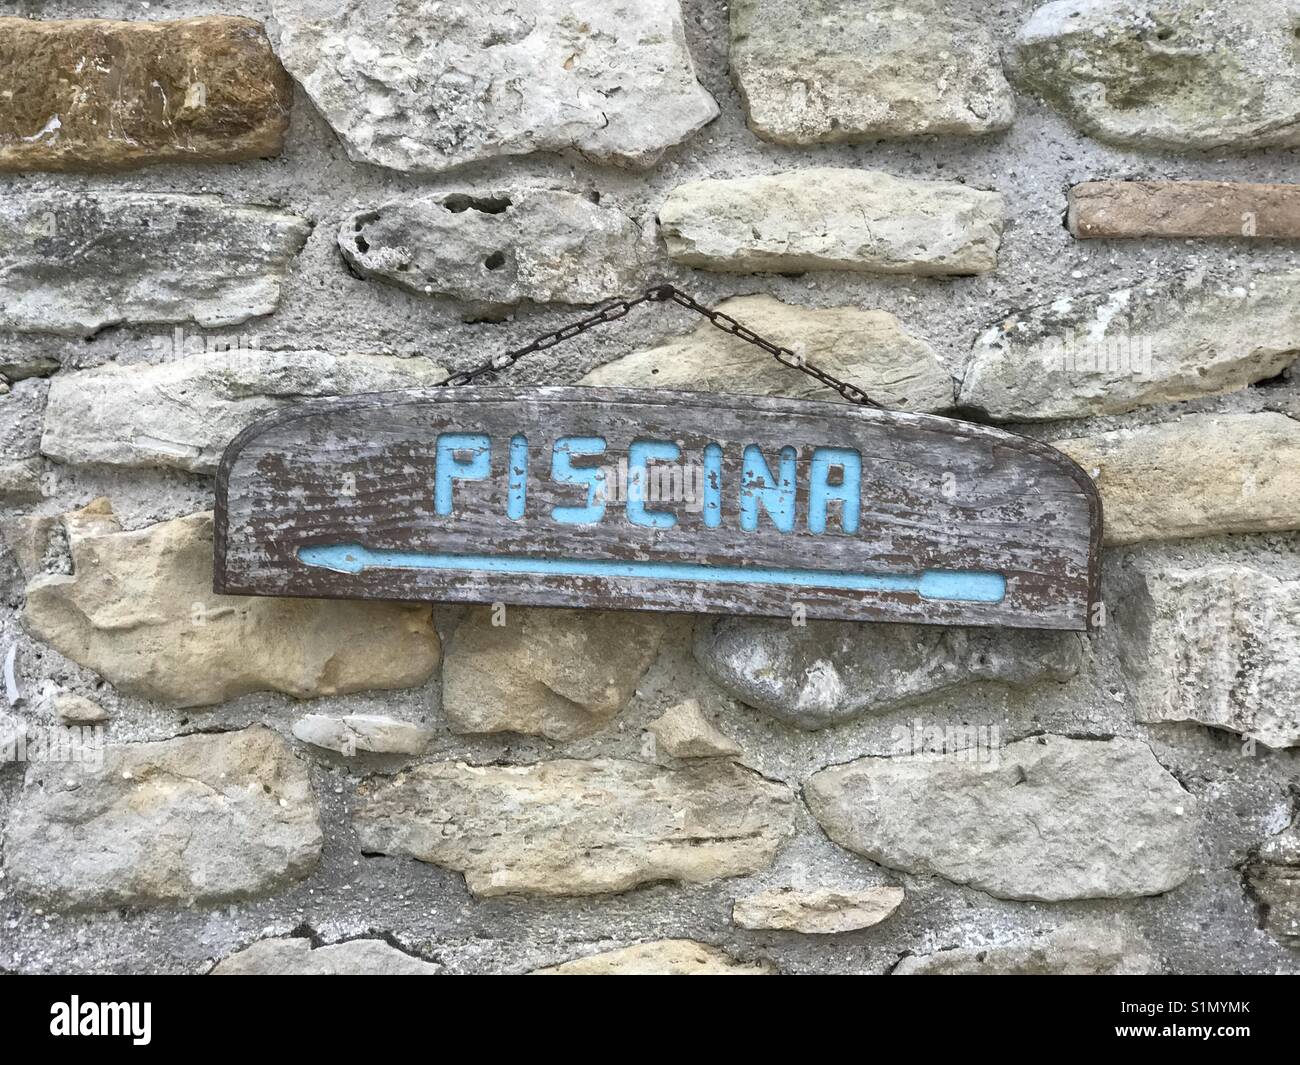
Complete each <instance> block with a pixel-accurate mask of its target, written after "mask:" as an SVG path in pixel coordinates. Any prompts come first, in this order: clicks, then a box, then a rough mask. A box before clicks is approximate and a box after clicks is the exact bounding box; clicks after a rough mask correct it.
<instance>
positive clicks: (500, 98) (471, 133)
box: [271, 0, 718, 173]
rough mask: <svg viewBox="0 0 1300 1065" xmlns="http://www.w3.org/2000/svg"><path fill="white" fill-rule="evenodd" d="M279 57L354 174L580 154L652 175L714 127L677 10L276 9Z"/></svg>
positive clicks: (642, 2)
mask: <svg viewBox="0 0 1300 1065" xmlns="http://www.w3.org/2000/svg"><path fill="white" fill-rule="evenodd" d="M271 10H272V12H273V13H274V16H275V20H276V22H277V23H279V25H280V47H279V54H280V58H281V60H282V61H283V63H284V65H285V66H286V67H287V68H288V69H289V72H290V73H291V74H292V75H293V76H294V77H295V78H296V79H297V80H298V81H299V82H300V83H301V85H302V87H303V88H304V89H305V90H306V92H307V95H308V96H310V97H311V99H312V102H313V103H314V104H315V105H316V107H317V108H318V109H319V110H320V113H321V114H322V115H323V116H324V117H325V120H326V121H327V122H329V124H330V125H331V126H332V127H333V128H334V131H335V132H336V133H337V134H338V135H339V138H340V139H341V140H342V141H343V144H344V146H345V147H346V148H347V151H348V155H349V156H350V157H351V158H352V159H354V160H356V161H357V162H364V163H374V164H376V165H378V166H385V167H389V168H391V169H394V170H405V171H410V172H413V173H433V172H437V171H440V170H447V169H449V168H451V167H455V166H460V165H462V164H464V163H471V162H475V161H478V160H483V159H494V158H500V157H502V156H514V155H525V154H528V153H531V152H557V151H565V150H570V149H571V150H573V151H576V152H578V153H579V154H581V155H583V156H585V157H587V158H589V159H593V160H596V161H599V162H603V163H615V164H618V165H623V166H635V167H645V166H651V165H653V164H654V163H655V162H656V161H657V160H658V159H659V157H660V156H661V155H662V154H663V153H664V151H665V150H666V149H667V148H669V147H671V146H672V145H674V144H678V143H680V142H681V141H683V140H685V139H686V138H688V137H689V136H690V135H691V134H692V133H694V132H695V131H696V130H698V129H699V128H700V127H701V126H703V125H705V123H707V122H710V121H712V120H713V119H714V118H715V117H716V116H717V114H718V105H717V104H716V103H715V102H714V100H713V97H711V96H710V95H709V94H708V93H707V92H706V91H705V90H704V88H703V86H701V85H700V83H699V82H698V81H697V80H696V78H695V68H694V66H693V65H692V63H691V54H690V51H689V50H688V49H687V47H686V36H685V32H684V30H683V27H682V13H681V7H680V6H679V4H678V0H638V2H637V3H635V4H626V3H615V2H612V0H599V2H597V3H591V2H590V0H479V2H478V3H475V4H472V5H463V6H459V7H453V6H449V5H447V4H445V3H441V2H439V0H381V2H379V3H357V2H355V0H353V2H348V3H343V4H326V3H322V2H321V0H273V2H272V4H271Z"/></svg>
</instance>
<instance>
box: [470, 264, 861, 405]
mask: <svg viewBox="0 0 1300 1065" xmlns="http://www.w3.org/2000/svg"><path fill="white" fill-rule="evenodd" d="M642 303H675V304H677V306H679V307H685V308H686V309H687V310H688V311H693V312H694V313H696V314H698V315H701V316H703V317H704V318H707V319H708V320H709V322H710V323H711V324H712V325H713V326H715V327H716V328H718V329H720V330H722V332H724V333H726V334H728V335H729V336H734V337H736V338H737V339H738V340H743V341H745V342H746V343H747V344H753V345H754V346H755V347H756V348H758V349H760V350H761V351H765V352H767V354H769V355H771V356H772V358H774V359H776V361H777V362H779V363H781V365H783V366H788V367H790V369H792V370H798V371H799V372H800V373H805V374H807V375H808V376H809V377H812V378H814V379H815V380H817V381H819V382H821V383H822V384H823V385H825V386H826V387H827V388H830V389H832V390H834V391H835V392H837V393H839V394H840V395H841V396H843V397H844V398H845V399H847V400H848V401H849V402H850V403H857V404H860V405H861V406H864V407H878V408H880V409H881V410H883V409H884V408H883V407H882V406H881V404H879V403H877V402H876V401H875V400H874V399H872V398H871V397H870V396H868V395H867V394H866V393H865V392H864V391H862V389H860V388H858V387H857V385H851V384H849V382H847V381H841V380H840V379H839V378H838V377H835V376H833V375H832V374H829V373H827V372H826V371H825V370H822V369H820V368H819V367H816V366H814V365H813V364H812V363H810V362H809V361H808V360H807V359H805V358H804V357H803V356H802V355H800V354H798V353H796V352H794V351H792V350H791V349H790V348H786V347H782V346H781V345H780V344H774V343H773V342H772V341H770V340H767V339H766V338H764V337H761V336H759V335H758V334H757V333H755V332H754V331H753V330H752V329H750V328H749V327H748V326H745V325H743V324H741V323H740V322H738V321H736V319H734V318H732V317H731V316H730V315H728V314H723V313H722V312H721V311H715V310H712V309H710V308H708V307H705V306H704V305H703V304H702V303H699V302H697V301H696V300H694V299H692V298H691V297H690V296H688V295H687V294H686V293H685V292H682V291H681V290H680V289H677V288H674V287H673V286H672V285H657V286H656V287H654V288H652V289H647V290H646V291H645V292H643V293H642V294H641V295H639V296H635V297H633V298H632V299H626V300H618V301H616V302H614V303H611V304H609V306H607V307H602V308H601V309H600V310H599V311H597V312H596V313H595V314H593V315H590V316H588V317H586V318H582V319H579V320H578V321H576V322H570V323H569V324H568V325H565V326H561V327H560V328H559V329H557V330H555V331H554V332H552V333H545V334H543V335H542V336H539V337H538V338H537V339H536V340H534V341H532V342H531V343H529V344H525V345H524V346H523V347H522V348H516V349H514V350H513V351H507V352H504V353H503V354H501V355H497V356H495V357H494V358H492V359H490V360H488V361H487V362H485V363H483V364H482V365H481V366H475V367H474V368H473V369H471V370H462V371H461V372H460V373H457V374H453V375H452V376H451V377H449V378H448V379H447V381H446V384H447V385H448V386H449V387H452V388H456V387H459V386H461V385H471V384H473V383H474V382H475V381H477V380H478V379H479V378H480V377H485V376H487V375H488V374H499V373H501V372H502V371H504V370H508V369H510V367H512V366H514V364H515V363H517V362H518V361H519V360H520V359H522V358H523V357H524V356H526V355H532V354H533V353H534V352H538V351H545V350H546V349H547V348H552V347H554V346H555V345H556V344H559V343H561V342H563V341H565V340H570V339H572V338H573V337H576V336H579V335H580V334H582V333H585V332H586V331H587V330H588V329H594V328H595V327H596V326H598V325H604V324H605V323H607V322H616V321H618V319H620V318H623V317H625V316H626V315H627V313H628V312H629V311H631V310H632V309H633V308H634V307H637V306H640V305H641V304H642Z"/></svg>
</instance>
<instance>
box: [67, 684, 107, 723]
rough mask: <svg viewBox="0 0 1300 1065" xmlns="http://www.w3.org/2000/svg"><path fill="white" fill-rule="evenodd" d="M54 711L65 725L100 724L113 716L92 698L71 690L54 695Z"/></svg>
mask: <svg viewBox="0 0 1300 1065" xmlns="http://www.w3.org/2000/svg"><path fill="white" fill-rule="evenodd" d="M54 713H55V714H56V715H57V716H58V719H59V720H60V721H62V722H63V723H64V724H65V725H102V724H103V723H104V722H105V721H108V720H109V719H110V718H111V717H112V716H113V715H112V714H110V713H109V712H108V711H107V710H105V709H104V708H103V707H102V706H100V705H99V703H97V702H95V701H94V700H93V699H87V698H86V697H85V696H84V695H75V694H73V693H72V692H64V693H62V694H61V695H58V696H56V697H55V699H54Z"/></svg>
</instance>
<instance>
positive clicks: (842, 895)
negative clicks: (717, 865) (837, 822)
mask: <svg viewBox="0 0 1300 1065" xmlns="http://www.w3.org/2000/svg"><path fill="white" fill-rule="evenodd" d="M902 904H903V889H902V888H897V887H876V888H868V889H867V890H865V891H856V890H852V889H843V890H842V889H838V888H818V889H816V890H812V891H800V890H798V889H795V888H776V889H775V890H772V891H762V892H759V893H758V894H757V895H750V896H749V897H748V898H743V899H737V900H736V901H735V904H734V905H733V906H732V908H731V919H732V920H733V921H735V923H736V924H737V925H739V926H740V927H741V928H758V929H776V930H778V931H784V932H804V933H806V934H809V935H832V934H835V933H839V932H856V931H858V930H859V929H862V928H870V927H871V926H872V925H877V924H880V922H881V921H883V920H885V919H886V918H887V917H890V916H892V915H893V913H894V911H895V910H897V909H898V907H899V906H901V905H902Z"/></svg>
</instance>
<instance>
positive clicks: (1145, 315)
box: [958, 273, 1300, 421]
mask: <svg viewBox="0 0 1300 1065" xmlns="http://www.w3.org/2000/svg"><path fill="white" fill-rule="evenodd" d="M1297 352H1300V274H1297V273H1273V274H1270V273H1259V274H1256V275H1255V276H1254V277H1253V278H1252V280H1251V283H1250V286H1249V287H1246V286H1238V287H1232V288H1229V287H1226V286H1224V287H1222V288H1207V287H1205V286H1203V285H1202V284H1197V285H1194V286H1191V287H1189V286H1187V285H1185V284H1184V283H1182V282H1177V281H1173V282H1171V281H1157V282H1152V283H1149V284H1143V285H1137V286H1133V287H1130V288H1122V289H1114V290H1112V291H1109V292H1099V293H1092V294H1088V295H1083V296H1062V297H1060V298H1059V299H1056V300H1054V301H1053V302H1051V303H1046V304H1042V305H1040V306H1037V307H1032V308H1030V309H1029V310H1026V311H1021V312H1018V313H1016V314H1012V315H1011V316H1009V317H1007V318H1004V319H1003V320H1002V321H1000V322H997V323H995V324H994V325H991V326H989V327H988V328H987V329H986V330H984V332H982V333H981V334H980V335H979V337H978V338H977V339H976V341H975V346H974V349H973V351H972V352H971V357H970V360H969V362H968V363H967V366H966V371H965V375H964V377H963V380H962V384H961V388H960V391H959V393H958V402H959V404H960V405H961V406H963V407H970V408H973V409H976V410H981V411H983V412H985V413H986V414H987V415H988V416H989V417H991V418H998V419H1003V420H1007V421H1046V420H1050V419H1053V418H1085V417H1088V416H1090V415H1097V414H1122V413H1124V412H1126V411H1131V410H1135V409H1137V408H1138V407H1143V406H1150V405H1151V404H1155V403H1174V402H1178V401H1180V400H1185V399H1196V398H1198V397H1200V396H1213V395H1220V394H1222V393H1226V392H1235V391H1236V390H1238V389H1240V388H1245V387H1246V386H1247V385H1249V384H1251V383H1252V382H1255V381H1260V380H1263V379H1265V378H1268V377H1273V376H1275V375H1276V374H1278V373H1280V372H1281V371H1282V370H1283V369H1285V368H1286V367H1287V366H1289V365H1290V364H1291V363H1292V362H1293V361H1295V358H1296V355H1297Z"/></svg>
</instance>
